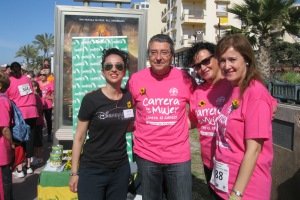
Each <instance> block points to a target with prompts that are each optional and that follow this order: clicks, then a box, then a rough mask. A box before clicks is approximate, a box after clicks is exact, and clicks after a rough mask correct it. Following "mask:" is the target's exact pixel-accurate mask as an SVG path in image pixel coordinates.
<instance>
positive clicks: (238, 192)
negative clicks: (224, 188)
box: [232, 190, 243, 197]
mask: <svg viewBox="0 0 300 200" xmlns="http://www.w3.org/2000/svg"><path fill="white" fill-rule="evenodd" d="M232 192H233V193H234V194H235V195H236V196H238V197H243V194H242V193H241V192H240V191H235V190H232Z"/></svg>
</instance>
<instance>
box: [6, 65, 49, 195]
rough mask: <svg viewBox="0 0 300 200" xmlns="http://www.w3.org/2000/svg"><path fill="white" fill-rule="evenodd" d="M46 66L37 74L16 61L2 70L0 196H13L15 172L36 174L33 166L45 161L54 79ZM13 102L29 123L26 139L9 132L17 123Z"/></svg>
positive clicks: (21, 175)
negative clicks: (44, 130) (17, 138)
mask: <svg viewBox="0 0 300 200" xmlns="http://www.w3.org/2000/svg"><path fill="white" fill-rule="evenodd" d="M43 68H44V69H42V70H41V71H40V72H39V73H38V74H37V76H35V74H34V73H33V72H32V71H30V72H28V71H25V70H23V69H22V67H21V65H20V63H18V62H13V63H11V65H8V66H7V67H6V71H5V72H4V73H3V72H0V110H1V112H0V116H1V117H0V118H1V120H0V166H1V170H0V177H1V184H0V194H1V195H0V199H11V193H12V174H14V176H16V177H17V178H24V177H25V176H26V174H32V173H33V168H32V166H31V165H40V164H43V162H44V161H43V151H42V147H43V135H42V134H43V133H42V131H43V126H44V124H46V126H47V129H48V138H47V139H48V142H52V135H51V132H52V119H51V115H52V106H53V97H54V81H53V78H52V79H51V78H50V80H51V81H47V78H48V77H49V74H50V69H49V67H48V66H44V67H43ZM11 102H14V103H15V104H16V106H17V107H18V108H19V110H20V112H21V114H22V117H23V118H24V120H25V122H26V124H27V125H29V126H30V133H29V139H28V140H27V141H25V142H22V141H17V140H15V139H14V138H13V136H12V133H11V131H10V128H11V127H12V126H13V124H14V121H13V112H12V104H11ZM49 112H51V113H50V120H49ZM2 197H3V198H2Z"/></svg>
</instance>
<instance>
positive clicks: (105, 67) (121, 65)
mask: <svg viewBox="0 0 300 200" xmlns="http://www.w3.org/2000/svg"><path fill="white" fill-rule="evenodd" d="M113 66H115V67H116V69H117V70H119V71H123V69H124V65H123V64H122V63H116V64H112V63H107V64H106V65H104V69H105V71H109V70H111V69H112V68H113Z"/></svg>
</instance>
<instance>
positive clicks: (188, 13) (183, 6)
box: [159, 0, 243, 67]
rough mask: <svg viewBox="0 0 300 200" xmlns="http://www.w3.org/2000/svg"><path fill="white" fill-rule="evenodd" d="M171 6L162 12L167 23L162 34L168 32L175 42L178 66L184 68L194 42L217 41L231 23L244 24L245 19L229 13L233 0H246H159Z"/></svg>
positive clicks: (162, 18)
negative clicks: (241, 20)
mask: <svg viewBox="0 0 300 200" xmlns="http://www.w3.org/2000/svg"><path fill="white" fill-rule="evenodd" d="M159 2H160V3H161V4H166V5H167V7H166V8H165V9H164V10H163V11H162V13H161V21H162V22H163V23H165V26H164V27H163V28H162V29H161V33H164V34H168V35H169V36H170V37H171V38H172V39H173V41H174V42H175V56H174V62H173V63H174V65H175V64H176V65H177V67H181V66H182V65H183V61H184V58H185V52H186V50H187V49H188V48H189V47H191V45H192V44H193V43H196V42H199V41H207V42H212V43H216V42H217V41H218V39H219V38H220V37H221V36H222V35H224V33H225V30H227V29H229V28H230V26H231V25H233V26H236V27H240V26H241V22H240V20H238V19H235V18H234V15H233V14H231V13H228V12H227V8H228V7H229V6H231V5H232V4H233V3H236V4H240V3H242V2H243V0H159Z"/></svg>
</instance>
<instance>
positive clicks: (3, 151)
mask: <svg viewBox="0 0 300 200" xmlns="http://www.w3.org/2000/svg"><path fill="white" fill-rule="evenodd" d="M0 111H1V112H0V127H1V128H4V127H10V124H11V118H12V107H11V103H10V101H9V99H8V97H4V96H0ZM11 159H12V148H11V145H10V143H9V141H8V140H7V139H6V138H5V137H4V136H3V135H2V131H0V166H3V165H7V164H9V163H10V162H11Z"/></svg>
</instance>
